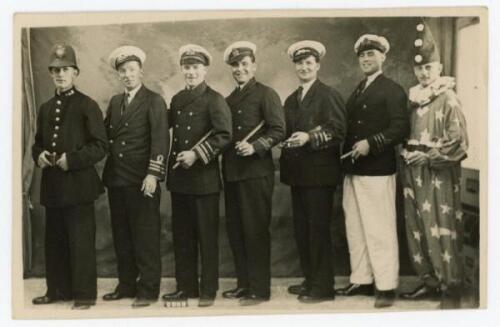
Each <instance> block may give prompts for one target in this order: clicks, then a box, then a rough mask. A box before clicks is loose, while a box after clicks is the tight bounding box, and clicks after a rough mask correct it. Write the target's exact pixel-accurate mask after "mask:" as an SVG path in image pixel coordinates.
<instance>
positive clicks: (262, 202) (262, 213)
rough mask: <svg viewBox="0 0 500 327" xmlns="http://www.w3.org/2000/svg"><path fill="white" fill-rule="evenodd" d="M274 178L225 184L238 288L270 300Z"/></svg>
mask: <svg viewBox="0 0 500 327" xmlns="http://www.w3.org/2000/svg"><path fill="white" fill-rule="evenodd" d="M273 188H274V176H267V177H262V178H256V179H249V180H244V181H238V182H227V183H226V184H225V191H224V196H225V207H226V229H227V235H228V238H229V244H230V246H231V251H232V252H233V257H234V265H235V268H236V276H237V280H238V287H242V288H247V289H248V290H249V292H250V293H251V294H256V295H259V296H262V297H269V296H270V287H271V235H270V233H269V225H270V223H271V202H272V194H273Z"/></svg>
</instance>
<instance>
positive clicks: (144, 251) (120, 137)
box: [103, 46, 169, 307]
mask: <svg viewBox="0 0 500 327" xmlns="http://www.w3.org/2000/svg"><path fill="white" fill-rule="evenodd" d="M145 60H146V54H145V53H144V52H143V51H142V50H141V49H139V48H137V47H134V46H123V47H119V48H117V49H115V50H114V51H113V52H112V53H111V54H110V56H109V63H110V65H111V67H113V69H116V71H117V72H118V77H119V79H120V81H121V82H122V83H123V85H124V87H125V91H124V92H122V93H119V94H117V95H115V96H114V97H113V98H112V99H111V101H110V103H109V106H108V111H107V117H106V120H105V125H106V130H107V133H108V138H109V146H110V156H109V158H108V160H107V161H106V166H105V167H104V173H103V180H104V184H105V185H106V187H107V188H108V197H109V207H110V211H111V224H112V230H113V241H114V245H115V252H116V257H117V261H118V281H119V283H118V286H117V287H116V289H115V290H114V291H113V292H112V293H109V294H106V295H104V297H103V299H104V300H105V301H113V300H119V299H121V298H125V297H135V301H134V303H133V304H132V306H133V307H144V306H148V305H149V304H150V303H152V302H155V301H157V300H158V295H159V292H160V280H161V258H160V186H159V181H162V180H164V178H165V161H166V158H167V155H168V147H169V133H168V124H167V107H166V104H165V101H164V100H163V98H162V97H161V96H160V95H159V94H157V93H155V92H153V91H151V90H149V89H148V88H146V87H145V86H144V85H143V84H142V77H143V69H142V66H143V64H144V61H145Z"/></svg>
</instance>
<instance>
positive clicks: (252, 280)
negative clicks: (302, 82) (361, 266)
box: [222, 41, 285, 305]
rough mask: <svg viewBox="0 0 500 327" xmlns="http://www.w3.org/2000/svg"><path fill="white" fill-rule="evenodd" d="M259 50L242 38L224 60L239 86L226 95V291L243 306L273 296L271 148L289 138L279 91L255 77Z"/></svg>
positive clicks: (225, 295)
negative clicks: (229, 279)
mask: <svg viewBox="0 0 500 327" xmlns="http://www.w3.org/2000/svg"><path fill="white" fill-rule="evenodd" d="M256 50H257V47H256V45H255V44H253V43H251V42H248V41H239V42H236V43H233V44H231V45H230V46H229V47H228V48H227V49H226V51H225V53H224V61H225V62H226V64H228V65H230V66H231V70H232V73H233V77H234V79H235V81H236V83H237V84H238V85H237V86H236V89H235V90H234V91H233V92H232V93H231V94H230V95H229V96H228V97H227V98H226V101H227V103H228V104H229V107H230V108H231V114H232V120H233V142H232V143H231V145H230V146H229V147H228V149H227V150H226V151H225V152H224V154H223V162H222V165H223V175H224V196H225V205H226V206H225V207H226V228H227V234H228V237H229V244H230V245H231V250H232V252H233V257H234V264H235V268H236V276H237V287H236V288H235V289H232V290H228V291H226V292H224V293H223V294H222V295H223V296H224V297H225V298H230V299H237V298H239V299H240V304H241V305H254V304H259V303H261V302H263V301H268V300H269V297H270V288H271V235H270V232H269V225H270V223H271V202H272V194H273V188H274V164H273V158H272V155H271V148H272V147H273V146H274V145H276V144H277V143H279V142H280V141H281V140H282V139H283V138H284V136H285V121H284V117H283V107H282V106H281V100H280V98H279V96H278V94H277V93H276V92H275V91H274V90H273V89H271V88H270V87H268V86H265V85H263V84H261V83H259V82H257V81H256V80H255V71H256V69H257V64H256V62H255V53H256ZM261 124H263V125H261ZM259 126H260V127H259ZM253 131H255V133H254V134H253V135H251V137H250V138H248V135H249V134H250V133H252V132H253ZM247 138H248V139H247Z"/></svg>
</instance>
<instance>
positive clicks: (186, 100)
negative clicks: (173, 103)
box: [178, 82, 207, 110]
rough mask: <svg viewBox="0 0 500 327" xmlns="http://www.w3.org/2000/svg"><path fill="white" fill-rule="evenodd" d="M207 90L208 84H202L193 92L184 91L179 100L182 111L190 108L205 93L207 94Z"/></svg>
mask: <svg viewBox="0 0 500 327" xmlns="http://www.w3.org/2000/svg"><path fill="white" fill-rule="evenodd" d="M206 89H207V84H206V83H205V82H202V83H201V84H200V85H198V86H197V87H195V88H194V89H193V90H182V91H181V93H180V94H179V100H178V101H179V102H178V105H179V108H180V109H181V110H182V109H183V108H186V107H187V106H189V105H190V104H191V103H193V102H194V101H195V100H196V99H198V98H199V97H200V96H202V95H203V93H205V91H206Z"/></svg>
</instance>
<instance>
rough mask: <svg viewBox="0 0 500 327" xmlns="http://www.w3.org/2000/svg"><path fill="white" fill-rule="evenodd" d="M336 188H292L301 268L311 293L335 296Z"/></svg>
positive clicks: (294, 221) (296, 238)
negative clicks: (333, 233)
mask: <svg viewBox="0 0 500 327" xmlns="http://www.w3.org/2000/svg"><path fill="white" fill-rule="evenodd" d="M334 191H335V187H298V186H292V204H293V223H294V228H295V240H296V242H297V247H298V251H299V259H300V265H301V268H302V272H303V273H304V277H305V280H306V284H307V286H308V287H309V289H310V291H311V294H312V295H315V296H328V295H332V294H333V286H334V276H333V260H332V239H331V234H330V221H331V216H332V205H333V193H334Z"/></svg>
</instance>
